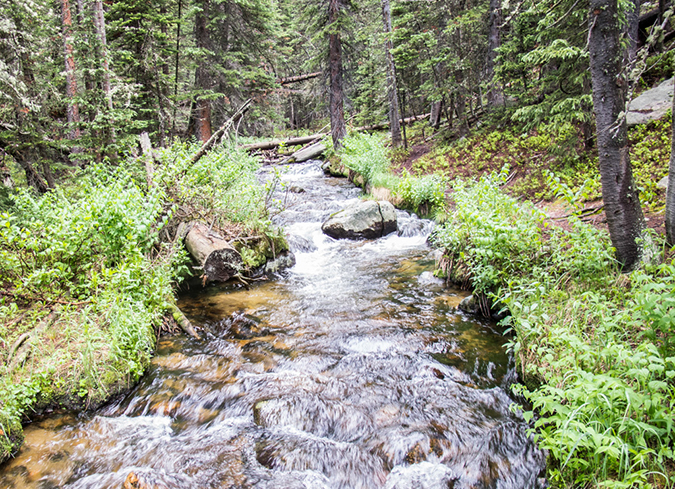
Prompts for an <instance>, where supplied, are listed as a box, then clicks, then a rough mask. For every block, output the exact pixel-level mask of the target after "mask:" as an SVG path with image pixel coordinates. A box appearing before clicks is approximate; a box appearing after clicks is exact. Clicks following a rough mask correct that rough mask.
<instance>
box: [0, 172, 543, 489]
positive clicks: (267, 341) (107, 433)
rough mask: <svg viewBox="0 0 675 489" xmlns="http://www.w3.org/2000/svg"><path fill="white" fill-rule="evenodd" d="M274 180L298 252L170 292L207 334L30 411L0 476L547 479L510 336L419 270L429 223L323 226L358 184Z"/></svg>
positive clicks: (296, 484)
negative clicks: (110, 381) (368, 228)
mask: <svg viewBox="0 0 675 489" xmlns="http://www.w3.org/2000/svg"><path fill="white" fill-rule="evenodd" d="M281 181H282V182H283V185H279V188H278V189H277V193H276V195H275V198H276V204H275V206H276V210H273V213H274V214H275V215H274V218H273V219H274V222H275V224H277V225H279V226H282V227H283V228H284V229H285V231H286V233H287V235H288V239H289V243H290V244H291V249H292V251H293V253H294V254H295V257H296V264H295V265H294V266H293V267H292V268H290V269H287V270H285V271H283V272H281V273H280V274H277V275H275V276H274V277H272V278H271V279H270V280H268V281H264V282H255V283H252V284H251V286H250V290H247V289H245V288H243V287H242V286H241V285H232V284H226V285H224V286H217V287H215V286H214V287H208V288H206V289H201V290H195V291H191V292H188V293H186V294H184V295H183V296H182V297H181V298H180V303H179V305H180V307H181V309H182V310H183V311H184V312H185V313H186V315H187V316H188V317H189V318H190V319H191V320H192V321H193V323H194V324H195V325H196V326H198V327H199V328H201V329H202V332H201V334H202V336H203V337H204V339H203V340H202V341H197V340H195V339H192V338H188V337H185V336H176V337H166V338H161V339H160V341H159V344H158V348H157V351H156V355H155V357H154V358H153V360H152V363H151V366H150V368H149V369H148V371H147V373H146V374H145V375H144V376H143V378H142V379H141V381H140V382H139V384H138V385H137V386H136V387H135V388H134V389H133V390H131V391H130V392H129V393H128V394H127V395H126V396H125V397H123V398H121V399H118V400H116V401H114V402H112V403H110V404H109V405H107V406H105V407H103V408H101V409H99V410H98V411H96V412H92V413H84V414H66V415H59V416H53V417H49V418H46V419H42V420H40V421H36V422H33V423H31V424H30V425H29V426H26V428H25V435H26V441H25V443H24V446H23V448H22V449H21V451H20V452H19V454H18V455H17V456H16V458H14V459H13V460H11V461H9V462H8V463H6V464H5V465H3V466H1V467H0V488H2V489H4V488H40V489H47V488H61V487H66V488H82V489H84V488H92V489H93V488H96V489H100V488H115V489H120V488H122V487H123V485H124V483H125V480H127V485H128V487H146V488H157V489H160V488H166V489H173V488H183V489H184V488H273V489H285V488H303V489H305V488H307V489H309V488H317V489H318V488H321V489H323V488H364V489H365V488H387V489H394V488H401V489H402V488H415V489H417V488H454V489H469V488H474V489H482V488H486V489H487V488H495V489H527V488H533V489H534V488H540V487H545V480H544V479H543V478H542V476H543V473H544V469H545V456H544V454H543V453H542V452H541V451H540V450H538V449H537V448H536V446H535V445H534V443H533V442H532V440H531V438H530V437H528V435H527V425H526V423H525V422H524V421H523V419H522V417H521V416H520V415H519V414H517V413H515V412H513V411H512V409H511V408H510V406H511V404H512V403H513V402H514V401H513V399H512V398H511V397H510V394H509V392H510V389H509V385H510V384H511V383H512V382H513V381H514V379H515V373H514V365H513V360H512V359H511V358H510V357H509V356H508V355H507V354H506V353H505V350H504V343H505V342H506V339H505V338H504V337H503V336H502V335H501V333H500V331H499V330H498V328H497V327H496V326H495V325H494V324H493V323H491V322H488V321H483V320H479V319H476V318H474V317H469V316H467V315H465V314H463V313H461V312H458V311H457V309H456V306H457V304H458V303H459V301H460V300H461V299H462V298H463V297H464V295H465V293H462V292H460V291H458V290H452V289H447V288H445V287H444V286H443V283H442V282H441V281H440V280H439V279H436V278H435V277H434V276H433V274H432V271H433V267H434V258H433V255H432V253H431V252H432V250H430V249H429V248H428V246H427V244H426V239H427V237H428V235H429V233H430V232H431V230H432V227H433V225H432V223H431V222H429V221H425V220H420V219H418V218H417V217H416V216H414V215H410V214H408V213H405V212H402V211H398V222H399V232H398V234H397V233H394V234H391V235H389V236H387V237H384V238H380V239H377V240H371V241H347V240H340V241H337V240H333V239H332V238H329V237H327V236H325V235H324V234H323V233H322V232H321V223H322V222H323V221H324V220H325V219H326V218H327V217H328V216H329V215H330V214H332V213H334V212H336V211H337V210H339V209H341V208H342V207H344V206H345V205H346V204H347V203H348V202H349V201H353V200H355V199H358V197H359V196H360V195H361V191H360V189H358V188H355V187H354V186H353V185H352V184H350V183H349V182H347V181H346V180H345V179H338V178H330V177H325V176H324V174H323V172H322V171H321V168H320V167H319V166H318V163H317V162H309V163H304V164H298V165H292V166H290V167H288V168H286V169H284V170H282V172H281ZM291 190H292V191H291ZM130 473H133V474H132V475H131V476H130ZM128 478H129V479H128ZM132 479H133V481H132ZM132 482H133V483H134V484H136V485H131V484H132ZM125 487H127V486H125Z"/></svg>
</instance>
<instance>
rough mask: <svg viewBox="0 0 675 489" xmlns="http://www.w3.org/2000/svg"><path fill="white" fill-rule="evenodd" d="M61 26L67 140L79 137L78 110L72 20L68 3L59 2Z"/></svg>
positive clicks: (63, 0)
mask: <svg viewBox="0 0 675 489" xmlns="http://www.w3.org/2000/svg"><path fill="white" fill-rule="evenodd" d="M61 26H62V34H63V53H64V58H65V65H66V97H67V98H68V109H67V117H68V126H69V129H70V132H69V135H68V137H69V139H76V138H78V137H80V128H79V127H78V124H79V123H80V110H79V108H78V105H77V103H76V102H75V100H74V99H75V96H76V95H77V78H76V77H75V56H74V54H73V44H72V37H73V18H72V16H71V13H70V2H69V1H68V0H61Z"/></svg>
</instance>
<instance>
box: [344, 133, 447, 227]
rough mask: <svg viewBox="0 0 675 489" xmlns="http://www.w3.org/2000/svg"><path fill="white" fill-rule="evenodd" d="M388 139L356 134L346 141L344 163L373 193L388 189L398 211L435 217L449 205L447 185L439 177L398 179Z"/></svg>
mask: <svg viewBox="0 0 675 489" xmlns="http://www.w3.org/2000/svg"><path fill="white" fill-rule="evenodd" d="M385 139H386V137H385V136H382V135H378V134H372V135H371V134H365V133H356V134H353V135H350V136H349V137H347V138H345V140H344V149H343V150H342V152H341V153H340V156H341V159H342V163H343V164H344V165H345V166H346V167H347V168H349V169H350V170H353V171H354V172H356V173H357V174H359V175H360V177H361V178H362V179H363V182H362V184H363V186H364V187H365V188H367V189H370V190H371V191H372V190H373V189H376V188H380V189H382V188H384V189H387V190H388V191H389V192H390V197H389V198H390V200H392V201H393V203H394V204H395V205H396V206H397V207H401V208H404V209H408V210H411V211H413V212H417V213H420V214H422V215H433V214H435V213H436V212H437V211H440V210H442V209H443V207H444V205H445V187H446V181H445V179H444V178H443V177H441V176H439V175H424V176H413V175H412V174H410V173H409V172H403V174H402V175H400V176H399V175H396V174H394V173H393V172H392V171H391V163H390V151H389V150H388V149H387V147H386V145H385Z"/></svg>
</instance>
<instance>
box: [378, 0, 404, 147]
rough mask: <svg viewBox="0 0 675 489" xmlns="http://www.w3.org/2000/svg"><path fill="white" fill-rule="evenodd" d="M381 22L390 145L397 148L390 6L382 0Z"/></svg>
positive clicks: (400, 141)
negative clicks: (384, 54)
mask: <svg viewBox="0 0 675 489" xmlns="http://www.w3.org/2000/svg"><path fill="white" fill-rule="evenodd" d="M382 20H383V22H384V33H385V35H386V36H387V41H386V43H385V51H386V56H387V97H388V98H389V126H390V131H391V144H392V146H394V147H395V148H398V147H400V146H401V144H403V140H402V139H401V124H400V123H399V118H400V115H399V110H398V89H397V87H396V65H395V64H394V55H393V53H392V51H393V50H394V43H393V42H392V40H391V31H392V28H391V5H390V4H389V0H382Z"/></svg>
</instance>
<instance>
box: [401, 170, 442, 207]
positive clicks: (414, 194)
mask: <svg viewBox="0 0 675 489" xmlns="http://www.w3.org/2000/svg"><path fill="white" fill-rule="evenodd" d="M445 187H446V182H445V179H444V178H443V177H441V176H439V175H425V176H423V177H413V176H412V175H411V174H410V173H409V172H407V171H406V172H404V173H403V175H402V176H401V178H400V179H399V181H398V185H397V186H396V188H395V189H394V195H395V196H396V197H398V198H399V199H401V200H402V201H403V205H404V206H405V207H406V208H409V209H412V210H418V209H420V208H421V207H422V206H423V205H428V206H429V207H431V208H437V209H440V208H442V207H443V206H444V205H445Z"/></svg>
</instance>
